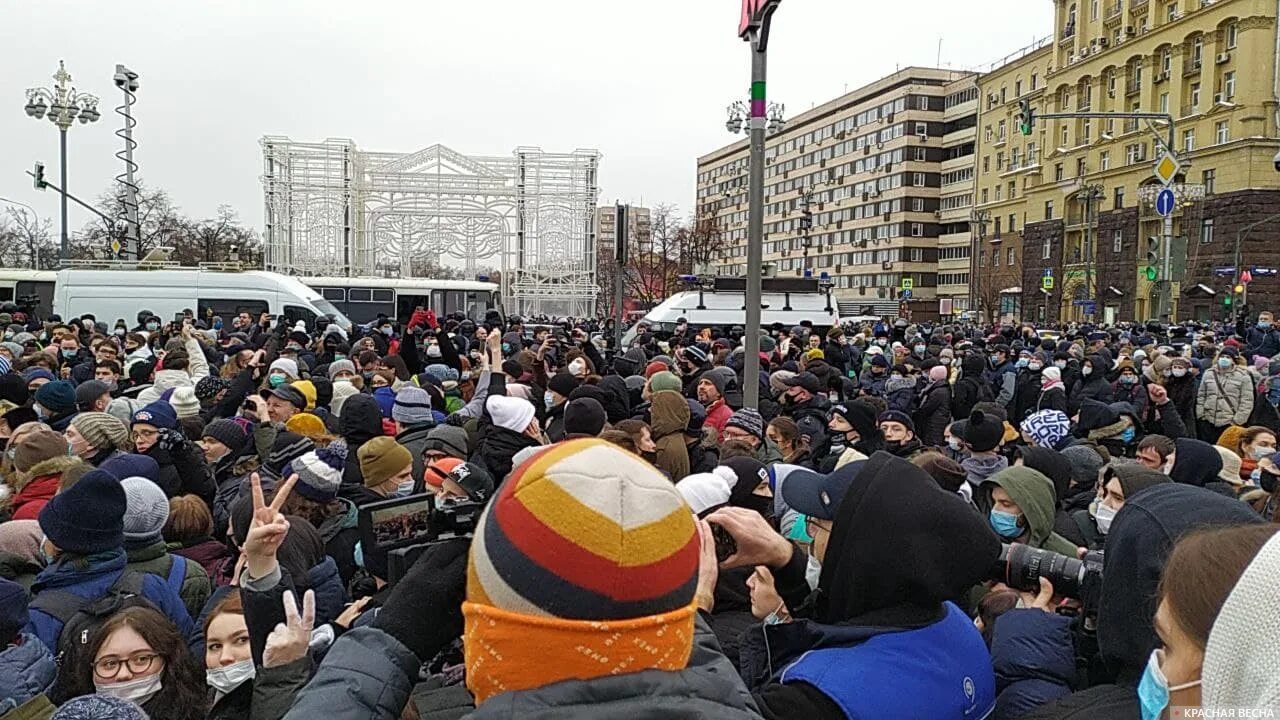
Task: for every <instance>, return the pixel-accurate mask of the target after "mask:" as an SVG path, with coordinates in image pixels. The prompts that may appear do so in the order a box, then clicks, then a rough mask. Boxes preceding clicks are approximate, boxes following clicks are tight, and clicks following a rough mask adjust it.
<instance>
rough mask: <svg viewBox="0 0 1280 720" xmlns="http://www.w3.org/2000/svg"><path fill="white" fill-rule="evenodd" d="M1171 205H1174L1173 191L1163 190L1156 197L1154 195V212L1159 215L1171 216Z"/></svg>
mask: <svg viewBox="0 0 1280 720" xmlns="http://www.w3.org/2000/svg"><path fill="white" fill-rule="evenodd" d="M1173 204H1174V197H1173V191H1172V190H1170V189H1169V188H1164V189H1163V190H1161V191H1160V193H1159V194H1158V195H1156V212H1158V213H1160V214H1161V215H1163V216H1165V217H1168V216H1169V215H1172V214H1173Z"/></svg>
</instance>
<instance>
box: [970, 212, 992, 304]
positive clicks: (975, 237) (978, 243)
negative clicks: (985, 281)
mask: <svg viewBox="0 0 1280 720" xmlns="http://www.w3.org/2000/svg"><path fill="white" fill-rule="evenodd" d="M990 219H991V213H990V211H987V210H977V209H974V210H970V211H969V311H970V312H973V309H974V308H976V307H977V306H978V305H979V304H980V303H981V302H982V298H981V297H979V295H980V292H979V288H978V283H980V282H982V277H981V273H980V270H979V265H978V253H979V252H980V251H981V250H982V241H983V240H984V239H985V238H986V235H987V221H988V220H990ZM974 225H977V226H978V232H977V233H976V234H975V233H974V232H973V226H974ZM983 309H984V310H990V309H991V308H983ZM993 317H994V314H993Z"/></svg>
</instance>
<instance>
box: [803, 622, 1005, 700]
mask: <svg viewBox="0 0 1280 720" xmlns="http://www.w3.org/2000/svg"><path fill="white" fill-rule="evenodd" d="M945 606H946V616H945V617H943V619H942V620H939V621H938V622H935V623H933V624H932V625H927V626H925V627H922V628H918V629H915V630H902V631H900V632H887V633H881V634H879V635H875V636H874V637H870V638H868V639H867V640H866V641H864V642H861V643H858V644H856V645H851V646H847V647H833V648H824V649H820V650H813V651H811V652H807V653H805V654H804V655H802V656H801V657H800V659H799V660H797V661H795V662H794V663H792V664H791V665H789V666H788V667H787V668H786V669H785V670H783V671H782V675H781V677H780V678H779V680H780V681H781V682H782V683H783V684H784V685H785V684H787V683H794V682H804V683H808V684H809V685H812V686H813V687H815V688H817V689H818V690H819V691H820V692H822V693H823V694H824V695H826V696H827V697H828V698H830V699H831V700H832V701H833V702H834V703H835V704H836V705H838V706H839V707H840V709H841V710H843V711H844V715H845V717H846V718H850V719H851V720H853V719H860V718H890V717H891V718H902V719H903V720H906V719H907V718H937V719H938V720H947V719H955V720H982V719H983V718H986V717H988V716H989V715H990V714H991V711H992V708H993V707H994V706H995V703H996V681H995V676H994V674H993V673H992V671H991V656H990V654H989V653H988V652H987V646H986V644H985V643H984V642H983V641H982V635H981V634H980V633H979V632H978V629H977V628H975V627H974V626H973V622H972V621H971V620H969V618H968V617H967V616H966V615H965V614H964V613H963V612H961V610H960V608H958V607H956V606H955V605H953V604H952V603H945Z"/></svg>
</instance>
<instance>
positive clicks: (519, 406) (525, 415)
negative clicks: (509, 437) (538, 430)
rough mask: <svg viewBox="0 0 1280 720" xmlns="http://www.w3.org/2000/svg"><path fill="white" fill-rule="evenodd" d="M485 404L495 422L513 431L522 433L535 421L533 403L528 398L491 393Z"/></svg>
mask: <svg viewBox="0 0 1280 720" xmlns="http://www.w3.org/2000/svg"><path fill="white" fill-rule="evenodd" d="M484 405H485V409H486V410H488V411H489V417H490V419H492V420H493V424H494V425H497V426H498V427H500V428H504V429H506V430H510V431H511V432H516V433H522V432H524V431H525V428H527V427H529V423H531V422H533V404H532V403H530V402H529V401H528V400H521V399H520V398H513V397H507V396H505V395H490V396H489V397H488V399H486V400H485V403H484Z"/></svg>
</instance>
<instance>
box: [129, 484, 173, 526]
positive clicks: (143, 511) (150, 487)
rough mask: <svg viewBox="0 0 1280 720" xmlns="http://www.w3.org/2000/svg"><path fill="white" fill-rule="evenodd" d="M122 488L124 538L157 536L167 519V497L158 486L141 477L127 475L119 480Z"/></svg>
mask: <svg viewBox="0 0 1280 720" xmlns="http://www.w3.org/2000/svg"><path fill="white" fill-rule="evenodd" d="M120 487H122V488H124V499H125V511H124V539H125V541H129V540H146V539H148V538H152V537H159V536H160V531H161V530H163V529H164V524H165V522H166V521H167V520H168V519H169V498H167V497H165V495H164V491H163V490H161V489H160V486H158V485H156V484H155V483H153V482H151V481H150V480H148V479H146V478H143V477H127V478H125V479H123V480H121V481H120Z"/></svg>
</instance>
